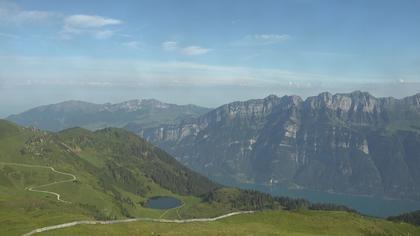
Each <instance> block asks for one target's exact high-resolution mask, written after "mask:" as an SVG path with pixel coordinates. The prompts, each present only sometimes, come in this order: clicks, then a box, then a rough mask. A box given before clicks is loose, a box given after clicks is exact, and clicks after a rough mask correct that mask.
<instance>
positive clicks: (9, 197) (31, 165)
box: [0, 120, 414, 235]
mask: <svg viewBox="0 0 420 236" xmlns="http://www.w3.org/2000/svg"><path fill="white" fill-rule="evenodd" d="M22 164H25V165H22ZM45 167H54V169H55V170H56V172H54V171H52V170H51V169H49V168H45ZM63 173H64V174H63ZM66 173H67V175H66ZM68 174H71V175H74V176H76V177H77V178H76V180H74V181H73V180H70V181H69V175H68ZM61 181H67V182H61ZM46 184H47V185H46ZM44 185H45V186H44ZM42 186H43V187H42ZM30 187H36V188H33V189H37V190H41V191H48V192H49V193H46V192H34V191H29V190H30V189H31V188H30ZM28 188H29V190H28ZM51 193H55V194H59V195H60V197H61V199H62V200H63V201H65V202H70V203H65V202H60V201H58V200H57V196H56V195H53V194H51ZM161 195H166V196H174V197H176V198H178V199H180V200H181V201H182V202H183V205H182V206H181V207H179V208H176V209H170V210H155V209H150V208H146V207H145V203H146V201H147V199H148V198H150V197H153V196H161ZM248 209H254V210H263V209H288V210H297V209H298V210H300V212H298V213H291V212H286V211H278V212H268V213H258V214H256V215H255V216H247V217H245V216H243V217H242V216H241V217H235V218H233V219H232V220H231V219H226V220H224V221H222V222H214V223H208V224H204V223H203V224H202V227H203V229H204V230H207V231H208V232H209V233H210V234H213V233H218V232H219V231H217V230H216V231H215V229H216V228H217V227H219V226H226V232H227V233H229V234H231V233H233V232H244V233H248V234H249V233H252V232H256V231H255V230H258V229H263V228H265V227H267V230H268V231H262V232H266V233H268V232H271V231H270V230H271V229H274V228H273V227H274V225H272V226H270V224H277V223H275V222H277V221H276V220H277V217H278V218H279V219H282V217H285V216H287V214H292V215H293V216H294V217H296V218H297V219H296V220H297V221H302V222H303V223H305V220H306V221H308V222H309V223H310V222H312V221H314V222H313V224H318V225H319V224H321V223H322V218H321V220H320V221H317V219H318V218H319V217H318V216H317V215H315V216H316V217H314V218H312V217H307V215H308V214H309V215H310V214H315V212H312V211H307V209H327V210H335V209H340V210H349V209H346V208H342V207H339V206H334V205H317V204H310V203H309V202H307V201H304V200H293V199H288V198H272V197H271V196H269V195H267V194H262V193H258V192H255V191H243V190H239V189H233V188H226V187H223V186H220V185H218V184H215V183H213V182H211V181H210V180H208V179H206V178H204V177H202V176H201V175H199V174H197V173H195V172H192V171H190V170H188V169H187V168H185V167H183V166H182V165H180V164H179V163H178V162H177V161H176V160H175V159H173V158H172V157H171V156H169V155H168V154H166V153H165V152H163V151H162V150H160V149H158V148H155V147H154V146H152V145H150V144H149V143H147V142H145V141H144V140H142V139H141V138H139V137H138V136H136V135H134V134H132V133H129V132H127V131H124V130H121V129H114V128H107V129H104V130H99V131H96V132H91V131H88V130H85V129H80V128H72V129H68V130H65V131H62V132H60V133H49V132H44V131H41V130H37V129H32V128H23V127H19V126H17V125H14V124H12V123H10V122H7V121H3V120H0V235H21V234H23V233H26V232H29V231H31V230H33V229H35V228H40V227H45V226H50V225H56V224H62V223H67V222H70V221H76V220H87V219H90V220H93V219H95V220H112V219H124V218H132V217H151V218H166V219H189V218H202V217H215V216H219V215H222V214H225V213H228V212H232V211H238V210H248ZM305 209H306V210H305ZM267 214H268V215H267ZM270 214H271V215H270ZM296 214H297V215H296ZM319 214H320V216H325V217H328V216H331V214H333V213H331V212H330V213H328V212H319ZM337 214H338V215H343V217H344V218H342V219H341V218H339V219H338V220H339V221H341V220H343V224H345V222H347V221H348V219H347V218H346V217H354V219H356V220H360V221H361V222H362V223H363V224H367V225H369V224H371V223H369V222H371V221H374V220H372V219H369V220H368V221H366V222H364V220H365V219H363V218H362V217H360V216H358V215H355V214H352V213H344V212H342V213H337ZM333 216H334V214H333ZM248 217H249V218H248ZM271 217H274V218H273V219H270V220H267V219H268V218H271ZM288 217H289V216H287V217H286V218H288ZM299 217H302V218H299ZM305 217H306V218H305ZM334 217H335V216H334ZM325 220H330V218H325ZM252 222H253V223H252ZM258 222H260V223H258ZM273 222H274V223H273ZM281 222H283V220H281ZM375 222H379V223H378V224H384V225H387V227H388V226H389V228H392V230H393V231H389V232H392V233H394V232H398V231H395V230H399V229H400V227H402V226H400V224H394V223H390V222H385V221H384V220H376V221H375ZM309 223H308V224H309ZM136 224H139V226H141V227H142V230H143V228H144V230H146V231H147V230H150V229H153V230H155V229H156V230H163V231H161V232H162V233H165V234H166V233H168V232H169V231H168V230H169V229H170V227H175V226H171V224H157V223H136ZM136 224H122V225H115V226H112V228H111V229H109V233H114V234H124V233H127V234H134V233H136V231H135V230H137V226H136ZM253 224H254V226H255V227H253ZM305 224H306V223H305ZM311 224H312V223H311ZM311 224H309V225H308V227H309V228H310V227H312V226H311ZM355 224H356V223H355ZM124 225H127V226H128V227H127V228H126V229H125V228H124ZM195 225H201V224H196V223H193V224H190V225H177V226H176V228H177V229H179V232H180V233H181V234H185V232H188V233H195V232H199V231H191V230H194V229H195V228H194V227H196V226H195ZM143 226H144V227H143ZM110 227H111V226H110ZM121 227H122V228H124V229H121ZM200 227H201V226H200ZM294 227H301V226H299V225H296V226H293V225H291V226H290V229H291V230H293V229H294ZM302 227H303V226H302ZM369 227H370V226H369ZM372 227H373V226H372ZM238 229H239V230H238ZM403 229H404V230H405V229H406V228H403ZM66 230H68V232H67V231H66ZM66 230H65V231H63V234H64V233H67V234H76V231H78V230H82V231H83V233H85V234H91V233H92V231H90V230H96V229H93V228H92V229H90V228H89V227H87V228H85V227H84V226H81V227H80V228H79V227H77V228H74V229H66ZM73 230H76V231H73ZM85 230H86V231H85ZM99 230H104V231H103V232H104V233H105V232H108V229H99ZM120 230H121V231H120ZM132 230H134V231H132ZM247 230H248V231H247ZM264 230H266V229H264ZM296 230H298V228H296ZM407 230H414V228H407ZM170 232H172V231H170ZM174 232H177V231H174ZM276 232H278V231H272V232H271V233H272V234H275V233H276ZM412 232H414V231H412ZM51 233H53V234H56V233H59V232H58V231H57V232H51ZM219 233H220V232H219Z"/></svg>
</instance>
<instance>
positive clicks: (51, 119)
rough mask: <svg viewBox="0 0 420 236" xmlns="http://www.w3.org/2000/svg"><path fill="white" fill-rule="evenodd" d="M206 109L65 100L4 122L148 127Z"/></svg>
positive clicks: (152, 102)
mask: <svg viewBox="0 0 420 236" xmlns="http://www.w3.org/2000/svg"><path fill="white" fill-rule="evenodd" d="M209 110H210V109H208V108H204V107H199V106H195V105H175V104H169V103H163V102H160V101H158V100H155V99H136V100H129V101H125V102H121V103H115V104H111V103H105V104H95V103H88V102H83V101H75V100H70V101H65V102H61V103H57V104H52V105H46V106H40V107H36V108H33V109H30V110H28V111H25V112H23V113H21V114H18V115H11V116H9V117H7V120H10V121H12V122H16V123H18V124H20V125H24V126H34V127H37V128H40V129H44V130H49V131H60V130H63V129H67V128H72V127H76V126H78V127H83V128H87V129H91V130H96V129H101V128H105V127H119V128H122V127H125V126H127V125H129V126H134V127H136V126H138V125H140V126H141V127H151V126H156V125H161V124H168V123H174V122H178V121H180V120H183V119H188V118H193V117H197V116H199V115H201V114H204V113H205V112H207V111H209Z"/></svg>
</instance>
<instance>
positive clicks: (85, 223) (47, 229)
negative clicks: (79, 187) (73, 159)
mask: <svg viewBox="0 0 420 236" xmlns="http://www.w3.org/2000/svg"><path fill="white" fill-rule="evenodd" d="M250 213H254V211H237V212H232V213H229V214H225V215H221V216H217V217H213V218H199V219H185V220H168V219H153V218H133V219H125V220H109V221H97V220H83V221H73V222H70V223H65V224H60V225H52V226H47V227H43V228H39V229H34V230H32V231H31V232H28V233H26V234H24V235H23V236H31V235H34V234H36V233H41V232H45V231H50V230H54V229H63V228H68V227H73V226H76V225H97V224H100V225H109V224H119V223H129V222H136V221H148V222H160V223H177V224H182V223H192V222H211V221H216V220H221V219H224V218H227V217H231V216H235V215H241V214H250Z"/></svg>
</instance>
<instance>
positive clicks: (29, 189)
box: [0, 162, 77, 203]
mask: <svg viewBox="0 0 420 236" xmlns="http://www.w3.org/2000/svg"><path fill="white" fill-rule="evenodd" d="M0 165H10V166H20V167H28V168H44V169H50V170H51V171H52V172H55V173H58V174H62V175H66V176H69V177H71V179H66V180H61V181H55V182H52V183H48V184H43V185H39V186H33V187H26V188H25V189H26V190H28V191H31V192H38V193H47V194H51V195H54V196H56V197H57V201H59V202H63V203H71V202H69V201H65V200H62V199H61V195H60V194H59V193H56V192H50V191H45V190H36V189H37V188H38V189H39V188H43V187H47V186H52V185H55V184H62V183H67V182H72V181H74V180H77V177H76V176H75V175H73V174H70V173H66V172H61V171H58V170H55V169H54V167H51V166H40V165H28V164H21V163H9V162H0Z"/></svg>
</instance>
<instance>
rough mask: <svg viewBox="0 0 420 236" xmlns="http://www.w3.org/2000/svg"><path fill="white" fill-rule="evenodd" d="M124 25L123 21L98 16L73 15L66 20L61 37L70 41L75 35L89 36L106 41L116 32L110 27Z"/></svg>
mask: <svg viewBox="0 0 420 236" xmlns="http://www.w3.org/2000/svg"><path fill="white" fill-rule="evenodd" d="M122 23H123V22H122V21H121V20H117V19H113V18H105V17H102V16H96V15H71V16H68V17H66V18H65V19H64V26H63V30H62V31H61V36H62V37H63V38H64V39H70V38H72V37H73V36H74V35H81V34H88V35H92V36H93V37H95V38H97V39H106V38H109V37H112V36H113V35H114V33H115V30H111V29H108V27H110V26H116V25H120V24H122Z"/></svg>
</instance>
